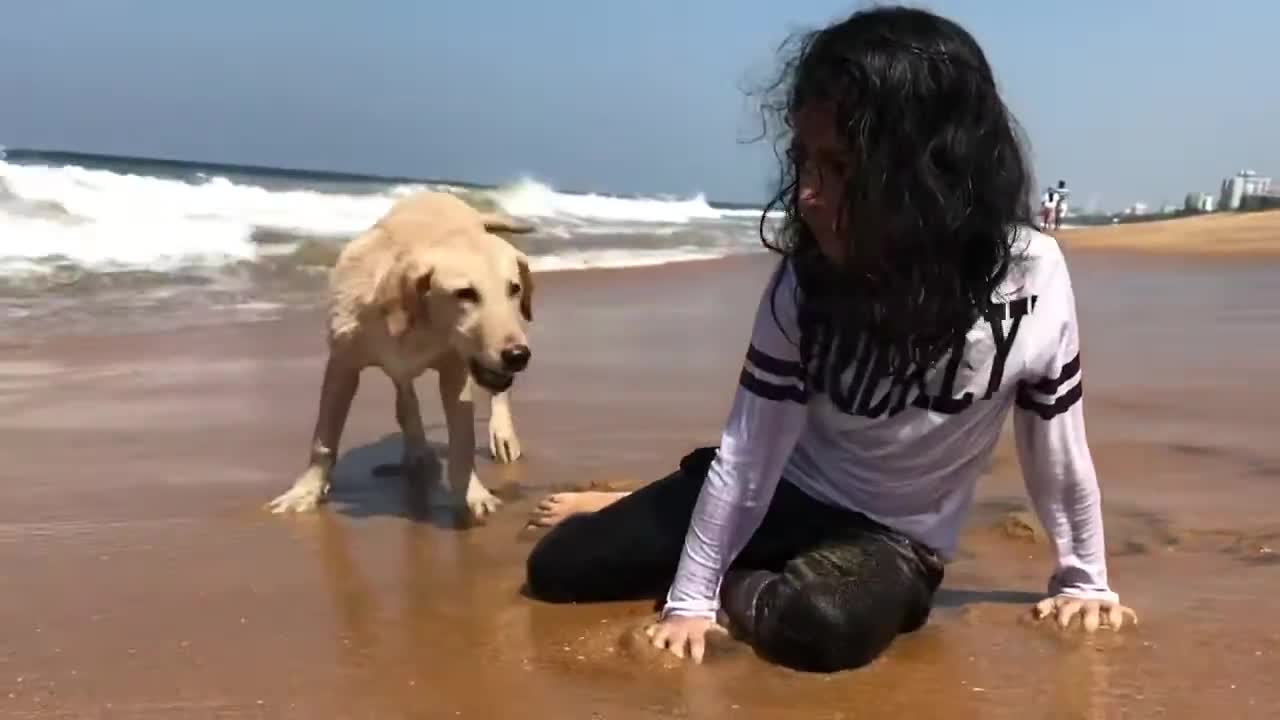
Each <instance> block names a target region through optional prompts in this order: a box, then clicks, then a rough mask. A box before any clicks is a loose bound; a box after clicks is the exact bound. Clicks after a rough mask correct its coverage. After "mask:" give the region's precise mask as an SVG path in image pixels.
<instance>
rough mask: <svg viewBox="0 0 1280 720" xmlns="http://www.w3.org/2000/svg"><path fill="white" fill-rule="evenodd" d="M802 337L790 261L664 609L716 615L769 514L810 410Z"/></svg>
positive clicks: (770, 300)
mask: <svg viewBox="0 0 1280 720" xmlns="http://www.w3.org/2000/svg"><path fill="white" fill-rule="evenodd" d="M775 283H776V292H775ZM798 343H799V331H798V326H797V323H796V309H795V280H794V276H793V275H792V274H791V272H790V269H789V266H788V265H787V263H786V262H785V261H784V262H783V263H781V264H780V265H779V268H778V271H777V272H776V273H775V274H774V275H773V278H772V279H771V281H770V282H769V283H768V284H767V285H766V288H765V291H764V294H763V296H762V297H761V299H760V303H759V306H758V307H757V309H756V317H755V325H754V328H753V330H752V334H751V342H750V345H749V347H748V348H747V353H746V358H745V360H744V362H743V366H742V372H741V374H740V375H739V378H738V387H737V390H736V393H735V395H734V400H733V406H732V409H731V410H730V412H729V418H728V421H727V422H726V423H725V426H724V429H723V432H722V433H721V438H720V447H719V450H718V451H717V453H716V457H715V459H714V460H713V461H712V463H711V469H710V471H709V472H708V474H707V477H706V479H705V481H704V482H703V485H702V491H701V493H700V494H699V496H698V501H697V504H696V505H695V506H694V510H693V517H692V520H691V522H690V525H689V531H688V534H687V535H686V537H685V545H684V551H683V553H682V554H681V557H680V564H679V566H678V568H677V570H676V576H675V581H674V582H673V583H672V586H671V590H670V591H669V593H668V595H667V603H666V607H665V609H664V614H678V615H699V616H703V617H712V618H714V617H715V614H716V611H717V610H718V608H719V594H720V582H721V580H722V579H723V577H724V573H725V571H726V570H728V567H729V564H730V563H731V562H733V559H734V558H735V557H737V555H738V553H740V552H741V551H742V549H743V547H745V546H746V544H747V541H748V540H749V539H750V538H751V535H752V534H753V533H755V531H756V529H757V528H758V527H759V526H760V522H761V521H762V520H763V519H764V515H765V512H766V511H767V510H768V508H769V503H770V501H771V500H772V499H773V493H774V491H775V490H776V489H777V487H778V482H779V479H780V477H781V475H782V470H783V467H784V465H785V464H786V462H787V459H788V457H789V456H790V454H791V450H792V448H794V447H795V444H796V442H797V441H798V440H799V438H800V433H801V432H802V431H803V430H804V425H805V419H806V415H807V403H808V392H807V389H806V381H805V373H804V372H803V367H802V364H801V361H800V354H799V346H798Z"/></svg>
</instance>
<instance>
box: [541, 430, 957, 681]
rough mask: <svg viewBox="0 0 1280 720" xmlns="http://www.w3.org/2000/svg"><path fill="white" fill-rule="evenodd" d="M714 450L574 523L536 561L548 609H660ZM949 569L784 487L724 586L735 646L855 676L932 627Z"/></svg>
mask: <svg viewBox="0 0 1280 720" xmlns="http://www.w3.org/2000/svg"><path fill="white" fill-rule="evenodd" d="M714 457H715V448H700V449H698V450H695V451H694V452H692V453H690V454H689V455H687V456H685V458H684V459H683V460H681V462H680V469H679V470H677V471H675V472H673V473H672V474H670V475H668V476H667V477H665V478H663V479H661V480H658V481H656V482H654V483H651V484H649V485H646V486H645V487H643V488H641V489H639V490H637V491H635V492H634V493H631V494H630V495H627V496H626V497H624V498H622V499H621V500H619V501H618V502H616V503H614V504H613V505H610V506H609V507H607V508H605V509H603V510H601V511H599V512H595V513H585V514H579V515H574V516H571V517H569V518H566V519H565V520H564V521H563V522H562V523H561V524H560V525H558V526H557V527H555V528H552V530H551V531H550V532H548V533H547V534H546V535H545V536H543V537H542V538H541V540H540V541H539V542H538V544H537V545H536V546H535V547H534V548H533V551H532V552H531V553H530V554H529V559H528V565H527V584H526V592H527V593H528V594H529V595H531V596H532V597H534V598H537V599H540V600H545V601H547V602H604V601H613V600H638V599H654V600H659V599H661V598H664V597H665V596H666V593H667V590H668V588H669V587H670V584H671V582H672V580H673V578H674V576H675V571H676V567H677V565H678V564H679V561H680V554H681V551H682V550H683V548H684V540H685V535H686V533H687V532H688V529H689V521H690V518H691V517H692V515H693V507H694V504H695V503H696V502H697V499H698V493H699V491H700V490H701V488H702V481H703V479H704V478H705V477H706V475H707V471H708V469H709V468H710V465H711V461H712V459H713V458H714ZM942 574H943V567H942V562H941V560H940V559H939V558H938V556H937V554H935V553H934V552H933V551H931V550H930V549H929V548H927V547H925V546H923V545H921V544H919V543H916V542H914V541H912V540H910V539H908V538H907V537H905V536H903V535H901V534H899V533H897V532H894V531H893V530H890V529H889V528H886V527H884V526H883V525H880V524H878V523H876V522H873V521H872V520H870V519H869V518H867V517H866V516H865V515H861V514H859V513H854V512H851V511H848V510H843V509H840V508H836V507H832V506H830V505H826V504H824V503H821V502H819V501H817V500H815V499H813V498H812V497H810V496H809V495H807V494H805V493H804V492H802V491H801V490H799V489H798V488H796V487H795V486H794V485H792V484H791V483H789V482H786V481H785V480H784V481H783V482H781V483H780V484H779V486H778V490H777V492H776V493H775V495H774V498H773V501H772V502H771V503H770V505H769V510H768V512H767V513H766V515H765V517H764V521H763V522H762V523H761V525H760V528H759V530H757V531H756V533H755V534H754V535H753V536H752V537H751V540H750V541H749V542H748V543H747V546H746V548H744V549H743V551H742V553H741V554H739V556H738V557H737V559H736V560H735V561H734V563H733V565H732V566H731V568H730V570H729V572H728V573H727V574H726V576H725V578H724V581H723V582H722V583H721V590H720V605H721V609H722V612H723V614H724V616H725V617H726V618H727V620H728V624H729V627H730V629H731V630H732V631H733V632H734V634H735V635H737V636H739V637H741V638H742V639H744V640H746V641H747V642H749V643H751V644H752V645H753V646H754V647H755V648H756V650H757V651H758V652H759V653H760V654H761V655H762V656H764V657H766V658H768V659H770V660H772V661H774V662H777V663H779V664H781V665H785V666H788V667H791V668H794V669H798V670H809V671H819V672H831V671H836V670H843V669H849V668H856V667H860V666H862V665H865V664H867V663H869V662H871V661H872V660H874V659H875V658H876V657H877V656H879V655H880V653H882V652H884V650H885V649H886V648H888V647H889V644H890V643H891V642H893V639H894V637H896V636H897V635H898V634H900V633H906V632H912V631H914V630H916V629H918V628H920V627H922V626H923V625H924V624H925V621H926V620H927V619H928V617H929V611H930V608H931V606H932V602H933V595H934V592H935V591H936V590H937V588H938V585H939V584H940V583H941V582H942Z"/></svg>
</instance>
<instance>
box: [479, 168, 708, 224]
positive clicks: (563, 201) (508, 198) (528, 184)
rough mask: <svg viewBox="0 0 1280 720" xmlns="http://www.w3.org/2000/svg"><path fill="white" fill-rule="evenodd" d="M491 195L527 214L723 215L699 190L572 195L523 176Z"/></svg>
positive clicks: (621, 217)
mask: <svg viewBox="0 0 1280 720" xmlns="http://www.w3.org/2000/svg"><path fill="white" fill-rule="evenodd" d="M492 195H493V198H494V200H495V201H496V202H497V204H498V206H499V207H500V208H502V209H503V210H504V211H506V212H508V213H510V214H512V215H516V216H520V217H528V218H557V219H562V220H580V221H584V222H590V221H600V220H606V221H614V222H616V221H628V222H635V223H664V224H682V223H688V222H691V221H694V220H719V219H720V218H721V217H723V215H722V212H721V211H720V210H717V209H715V208H713V207H711V205H710V203H708V202H707V198H706V196H704V195H702V194H701V193H699V194H698V195H696V196H694V197H692V198H688V199H685V200H678V199H670V198H627V197H615V196H610V195H594V194H588V195H571V194H568V193H559V192H556V191H555V190H554V189H552V188H551V187H550V186H549V185H546V184H543V183H541V182H538V181H537V180H533V179H528V178H526V179H523V180H520V181H519V182H516V183H514V184H512V185H509V186H507V187H503V188H499V189H497V190H494V191H492Z"/></svg>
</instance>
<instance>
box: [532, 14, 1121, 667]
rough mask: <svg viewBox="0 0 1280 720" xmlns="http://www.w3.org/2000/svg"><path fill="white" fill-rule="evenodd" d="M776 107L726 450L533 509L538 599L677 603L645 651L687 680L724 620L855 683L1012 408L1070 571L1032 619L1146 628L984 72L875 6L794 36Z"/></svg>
mask: <svg viewBox="0 0 1280 720" xmlns="http://www.w3.org/2000/svg"><path fill="white" fill-rule="evenodd" d="M774 89H775V90H779V89H780V90H781V91H782V97H781V99H780V100H779V101H778V102H776V103H766V109H768V110H771V111H773V112H776V113H777V114H778V115H779V116H780V117H781V119H782V120H783V121H784V122H785V124H786V128H787V131H786V133H787V138H788V139H789V141H790V148H789V151H788V152H787V154H786V162H785V163H784V165H785V166H784V168H783V181H782V183H781V189H780V191H779V193H778V195H777V197H776V198H775V200H774V203H773V204H771V207H772V206H773V205H775V204H781V205H782V206H783V207H784V208H785V210H786V213H785V218H784V221H783V223H782V228H781V231H780V233H779V235H778V236H777V238H776V239H772V240H771V239H769V238H767V237H764V236H765V233H764V224H763V222H762V225H761V235H762V237H763V238H764V242H765V245H766V246H767V247H768V248H770V249H771V250H773V251H775V252H777V253H778V254H779V255H780V260H779V262H778V265H777V268H776V270H775V271H774V273H773V275H772V277H771V279H770V281H769V283H768V284H767V286H766V287H765V289H764V291H763V293H762V295H761V298H760V301H759V305H758V307H757V308H756V314H755V325H754V329H753V332H752V335H751V341H750V344H749V345H748V347H747V350H746V359H745V362H744V364H743V367H742V372H741V375H740V377H739V379H738V388H737V391H736V396H735V398H734V402H733V406H732V410H731V412H730V415H729V418H728V422H727V424H726V425H725V427H724V430H723V434H722V436H721V440H720V444H719V446H718V448H702V449H699V450H696V451H694V452H693V453H691V454H689V455H688V456H686V457H685V458H684V459H683V460H682V462H681V463H680V467H679V469H678V470H676V471H675V472H673V473H672V474H671V475H669V476H667V477H665V478H663V479H661V480H658V481H657V482H654V483H651V484H649V485H647V486H645V487H643V488H641V489H639V490H637V491H635V492H632V493H618V494H608V493H567V494H561V495H554V496H552V497H550V498H548V499H546V500H545V501H543V503H542V505H541V506H540V507H539V510H538V511H537V512H536V513H535V522H537V523H540V524H544V525H556V527H554V528H552V529H551V531H550V532H548V533H547V534H546V536H544V537H543V538H542V539H541V540H540V541H539V543H538V544H537V546H536V547H535V548H534V550H533V552H532V553H531V554H530V556H529V558H528V568H527V573H528V582H527V592H528V593H529V594H530V595H532V596H533V597H535V598H540V599H543V600H547V601H552V602H591V601H609V600H621V599H638V598H646V597H649V598H657V597H660V596H661V595H662V594H663V593H664V592H665V593H666V602H665V607H664V608H663V609H662V612H661V615H660V618H659V619H658V621H657V622H656V623H655V624H653V625H650V626H649V627H648V628H647V632H648V634H649V636H650V637H651V638H652V640H653V643H654V644H655V645H656V646H658V647H662V648H667V649H669V650H670V651H671V652H673V653H674V654H676V655H677V656H680V657H683V656H685V654H686V653H688V654H690V655H691V656H692V657H693V659H694V660H695V661H698V662H701V660H702V657H703V653H704V648H705V641H706V636H707V634H708V633H709V632H712V631H713V630H721V629H722V625H720V624H717V618H718V617H719V618H721V623H722V624H723V625H724V626H727V627H728V629H730V630H732V631H734V633H735V634H736V635H738V636H739V637H741V638H743V639H744V640H745V641H747V642H749V643H750V644H752V645H753V646H754V647H755V648H756V649H757V651H758V652H759V653H760V654H762V655H764V656H765V657H767V658H770V659H772V660H774V661H776V662H779V663H782V664H784V665H788V666H790V667H794V668H798V669H807V670H818V671H833V670H839V669H844V668H853V667H857V666H860V665H864V664H866V663H868V662H870V661H871V660H872V659H874V658H875V657H877V656H878V655H879V654H880V653H881V652H883V651H884V650H885V649H886V648H887V647H888V646H889V644H890V643H891V642H892V641H893V639H894V637H895V636H897V635H898V634H899V633H906V632H911V631H913V630H915V629H917V628H920V627H921V626H923V625H924V623H925V621H926V619H927V618H928V615H929V612H930V608H931V605H932V602H933V596H934V592H935V591H936V590H937V588H938V586H939V584H940V583H941V581H942V576H943V567H944V563H945V562H946V561H947V560H948V559H949V558H950V557H951V556H952V554H953V551H954V549H955V547H956V541H957V535H958V533H959V529H960V527H961V525H962V523H963V520H964V516H965V514H966V512H967V511H968V509H969V506H970V504H971V500H972V497H973V492H974V486H975V483H976V480H977V478H978V476H979V475H980V474H981V473H982V471H983V468H984V464H985V462H986V460H987V459H988V457H989V456H990V453H991V451H992V448H993V447H994V445H995V444H996V441H997V438H998V436H999V434H1000V430H1001V427H1002V425H1003V423H1004V420H1005V419H1006V417H1007V415H1008V413H1009V412H1010V411H1012V412H1013V413H1014V426H1015V435H1016V440H1017V445H1018V453H1019V459H1020V463H1021V466H1022V469H1023V474H1024V476H1025V480H1026V487H1027V490H1028V493H1029V495H1030V498H1031V501H1032V503H1033V505H1034V507H1035V509H1036V511H1037V513H1038V515H1039V518H1040V520H1041V521H1042V523H1043V524H1044V527H1045V528H1046V529H1047V531H1048V533H1049V535H1050V537H1051V539H1052V543H1053V547H1054V549H1055V551H1056V558H1057V561H1056V566H1055V568H1054V570H1053V573H1052V576H1051V578H1050V580H1049V584H1048V590H1049V594H1048V596H1047V598H1046V599H1045V600H1043V601H1042V602H1040V603H1039V604H1038V605H1036V607H1035V610H1034V612H1035V614H1036V616H1037V617H1043V616H1047V615H1054V616H1056V618H1057V620H1058V622H1059V623H1060V624H1061V625H1062V626H1063V627H1067V626H1069V625H1070V623H1071V621H1072V619H1073V618H1075V617H1080V618H1081V622H1082V624H1083V626H1084V627H1085V628H1086V629H1087V630H1090V631H1093V630H1095V629H1097V628H1098V627H1100V626H1109V627H1111V628H1114V629H1118V628H1119V627H1120V626H1121V625H1122V623H1123V622H1124V620H1125V618H1126V617H1129V618H1132V619H1135V620H1136V617H1134V616H1133V613H1132V611H1131V610H1129V609H1128V608H1126V607H1124V606H1122V605H1120V604H1119V602H1118V597H1117V595H1116V594H1115V593H1114V592H1112V591H1111V589H1110V586H1109V585H1108V581H1107V567H1106V559H1105V556H1104V547H1103V527H1102V514H1101V508H1100V500H1099V490H1098V484H1097V479H1096V477H1095V474H1094V466H1093V462H1092V459H1091V457H1090V452H1089V448H1088V445H1087V442H1086V438H1085V425H1084V416H1083V410H1082V405H1081V384H1080V383H1081V369H1080V351H1079V329H1078V327H1077V323H1076V311H1075V300H1074V296H1073V294H1072V286H1071V279H1070V277H1069V275H1068V272H1067V267H1066V265H1065V262H1064V259H1063V256H1062V253H1061V252H1060V250H1059V248H1058V246H1057V244H1056V242H1055V241H1054V240H1053V239H1051V238H1050V237H1048V236H1046V235H1043V234H1041V233H1039V232H1038V231H1036V230H1035V229H1034V228H1033V227H1032V226H1031V210H1030V206H1029V201H1030V187H1029V172H1028V170H1027V168H1026V166H1025V164H1024V160H1023V153H1022V150H1021V149H1020V147H1019V142H1018V140H1017V136H1016V134H1015V130H1014V127H1013V122H1012V120H1011V118H1010V115H1009V113H1008V111H1007V110H1006V108H1005V105H1004V103H1003V101H1002V100H1001V97H1000V95H999V93H998V92H997V90H996V85H995V80H994V78H993V77H992V71H991V68H990V67H989V65H988V64H987V60H986V58H985V57H984V54H983V52H982V50H981V49H980V48H979V46H978V45H977V43H976V42H975V41H974V39H973V38H972V37H971V36H970V35H969V33H968V32H966V31H965V30H963V29H962V28H960V27H959V26H957V25H956V24H955V23H953V22H950V21H948V20H946V19H943V18H940V17H937V16H935V15H932V14H930V13H927V12H923V11H920V10H910V9H901V8H878V9H873V10H868V11H864V12H858V13H855V14H854V15H852V16H851V17H849V18H848V19H847V20H844V21H843V22H840V23H838V24H835V25H832V26H830V27H827V28H825V29H823V30H821V31H818V32H815V33H813V34H811V35H808V36H807V37H805V38H804V39H803V42H802V43H801V45H800V47H799V51H798V53H797V55H796V57H795V58H794V59H793V60H792V61H791V62H789V63H788V64H787V65H786V67H785V69H784V72H783V75H782V78H781V80H780V81H779V83H778V84H777V85H775V86H774Z"/></svg>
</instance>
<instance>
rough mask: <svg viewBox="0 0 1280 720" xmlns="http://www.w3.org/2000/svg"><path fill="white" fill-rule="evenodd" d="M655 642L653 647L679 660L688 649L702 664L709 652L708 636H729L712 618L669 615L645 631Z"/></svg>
mask: <svg viewBox="0 0 1280 720" xmlns="http://www.w3.org/2000/svg"><path fill="white" fill-rule="evenodd" d="M644 632H645V634H646V635H648V636H649V638H650V639H651V640H652V641H653V646H654V647H656V648H658V649H660V650H667V651H668V652H670V653H671V654H673V655H675V656H676V657H678V658H683V657H684V656H685V651H686V649H687V650H688V653H689V655H690V657H692V658H693V661H694V662H696V663H701V662H702V657H703V655H704V654H705V653H706V650H707V636H708V635H710V634H712V633H724V634H726V635H727V634H728V631H727V630H725V629H724V628H723V627H721V626H720V625H718V624H716V621H715V620H713V619H711V618H702V617H683V616H680V615H669V616H667V617H665V618H663V619H662V620H659V621H658V622H656V623H653V624H652V625H649V626H648V627H646V628H645V629H644Z"/></svg>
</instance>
